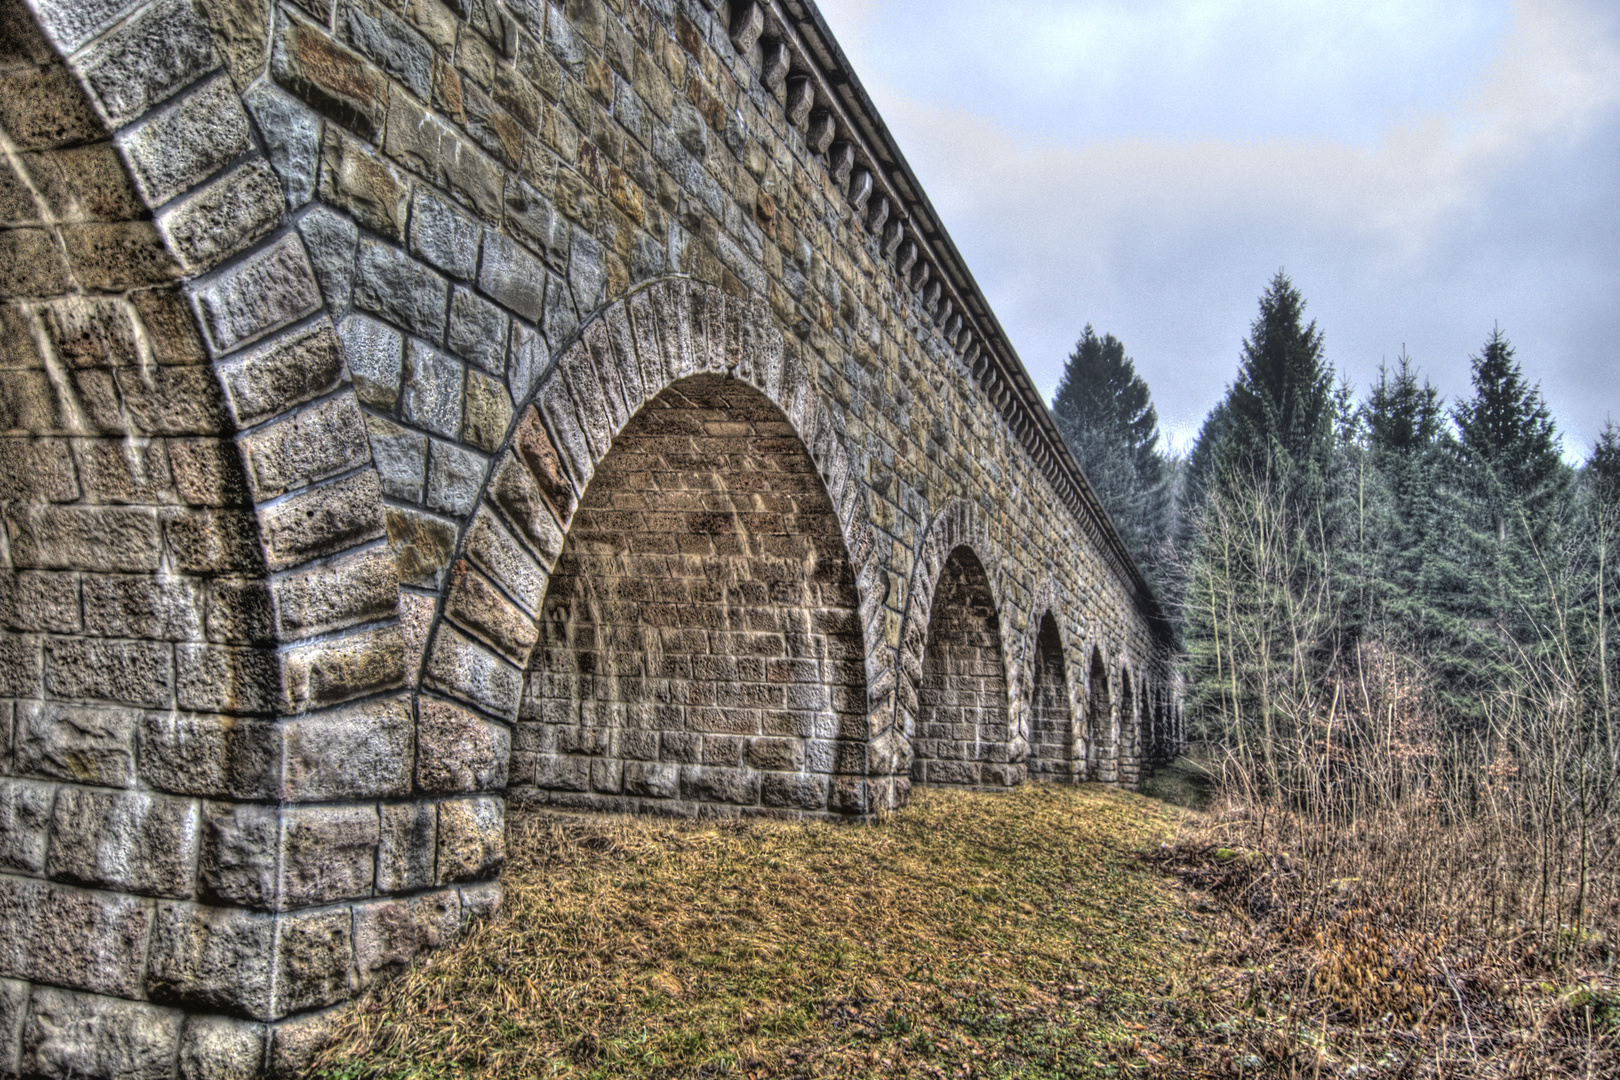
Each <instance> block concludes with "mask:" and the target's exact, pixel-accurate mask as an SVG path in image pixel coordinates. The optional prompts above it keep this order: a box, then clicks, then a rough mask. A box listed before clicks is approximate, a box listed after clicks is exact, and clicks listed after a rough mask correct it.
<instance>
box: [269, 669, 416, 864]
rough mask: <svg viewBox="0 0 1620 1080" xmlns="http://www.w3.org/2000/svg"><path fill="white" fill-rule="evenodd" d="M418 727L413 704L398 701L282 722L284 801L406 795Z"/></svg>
mask: <svg viewBox="0 0 1620 1080" xmlns="http://www.w3.org/2000/svg"><path fill="white" fill-rule="evenodd" d="M414 726H415V725H414V723H413V721H412V718H411V710H410V703H409V702H408V701H407V700H405V699H403V698H397V697H396V698H384V699H382V700H379V701H371V702H366V703H364V704H360V705H353V706H350V707H348V708H344V709H337V710H333V711H329V712H324V713H321V714H319V715H316V716H306V717H301V718H299V719H297V720H293V721H290V722H287V723H285V724H283V725H282V727H281V731H282V732H283V734H284V738H285V745H286V749H285V757H286V770H285V778H284V781H283V786H282V792H281V794H282V797H283V798H285V799H286V800H287V801H288V802H294V803H296V802H327V801H332V800H337V799H376V798H388V797H397V796H402V795H408V794H409V793H410V790H411V751H412V747H413V745H414ZM385 834H386V830H385ZM379 872H380V871H379Z"/></svg>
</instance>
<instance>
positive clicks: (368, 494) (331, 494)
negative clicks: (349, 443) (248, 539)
mask: <svg viewBox="0 0 1620 1080" xmlns="http://www.w3.org/2000/svg"><path fill="white" fill-rule="evenodd" d="M381 502H382V489H381V487H380V486H379V485H378V483H377V474H376V473H375V472H374V471H372V470H369V469H367V470H363V471H361V472H358V473H355V474H354V475H353V476H351V477H348V478H346V479H343V480H336V481H333V482H332V483H329V484H326V485H324V486H322V487H318V488H315V489H313V490H311V491H307V492H304V493H302V494H299V495H294V496H291V497H290V498H288V499H286V500H285V501H283V502H280V503H277V504H276V505H275V506H273V507H271V508H270V509H267V510H264V511H261V512H260V517H259V520H260V522H261V525H262V528H263V530H264V540H265V549H266V555H267V556H268V558H269V562H270V566H271V568H272V569H277V570H279V569H284V568H286V567H290V566H295V565H297V564H298V563H301V562H304V561H305V560H307V559H313V558H318V557H320V556H322V555H330V554H335V553H336V552H339V551H342V550H344V549H345V548H349V547H356V546H358V545H360V544H363V543H366V542H367V541H370V540H375V539H377V538H379V537H381V536H382V535H383V523H382V514H381V510H382V506H381Z"/></svg>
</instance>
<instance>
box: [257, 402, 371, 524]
mask: <svg viewBox="0 0 1620 1080" xmlns="http://www.w3.org/2000/svg"><path fill="white" fill-rule="evenodd" d="M237 445H238V446H240V447H241V448H242V451H243V456H244V457H245V458H246V460H247V466H248V480H249V486H250V488H251V490H252V492H253V497H254V499H256V500H258V501H261V502H262V501H264V500H267V499H272V498H274V497H276V496H277V495H284V494H286V493H287V492H288V491H291V490H293V489H295V488H301V487H307V486H308V485H310V484H312V483H316V482H319V481H321V480H325V479H327V478H328V477H332V476H336V475H338V474H339V473H344V472H348V471H350V470H352V469H357V468H359V467H360V466H361V465H365V464H367V463H368V462H370V460H371V448H370V444H369V443H368V441H367V439H366V425H365V420H364V419H363V418H362V416H361V415H360V410H359V408H358V407H357V406H356V404H355V401H354V398H353V397H351V396H349V395H339V396H337V397H334V398H330V399H328V400H326V401H323V402H321V403H320V404H318V405H315V406H313V407H312V408H309V409H305V410H303V411H301V412H297V413H294V414H293V415H291V416H289V417H287V418H286V419H283V420H278V421H276V422H275V423H273V424H270V425H268V426H266V427H263V428H260V429H259V430H258V431H255V432H253V433H252V434H251V435H247V436H244V437H243V438H241V439H239V440H238V441H237Z"/></svg>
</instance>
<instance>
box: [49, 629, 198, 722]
mask: <svg viewBox="0 0 1620 1080" xmlns="http://www.w3.org/2000/svg"><path fill="white" fill-rule="evenodd" d="M45 687H46V689H47V690H48V691H49V692H50V694H51V695H52V696H53V697H56V698H59V699H66V700H70V701H71V700H74V699H90V700H95V701H114V702H123V703H126V704H130V705H147V706H152V707H157V706H163V705H169V704H172V703H173V699H174V662H173V659H172V656H171V654H170V651H169V649H168V648H167V647H165V646H164V645H162V644H160V643H157V642H145V641H86V640H72V639H69V640H62V639H53V640H51V641H49V642H47V643H46V645H45Z"/></svg>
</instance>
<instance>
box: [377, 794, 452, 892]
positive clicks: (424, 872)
mask: <svg viewBox="0 0 1620 1080" xmlns="http://www.w3.org/2000/svg"><path fill="white" fill-rule="evenodd" d="M438 818H439V814H438V807H437V806H435V805H434V804H433V803H431V802H414V803H394V804H385V805H384V806H383V807H382V812H381V833H380V835H379V838H378V843H377V891H378V892H382V893H397V892H414V891H415V890H418V889H425V888H427V887H428V886H429V885H432V884H433V859H434V854H435V852H436V850H437V846H436V840H435V837H436V835H437V824H438Z"/></svg>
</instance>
